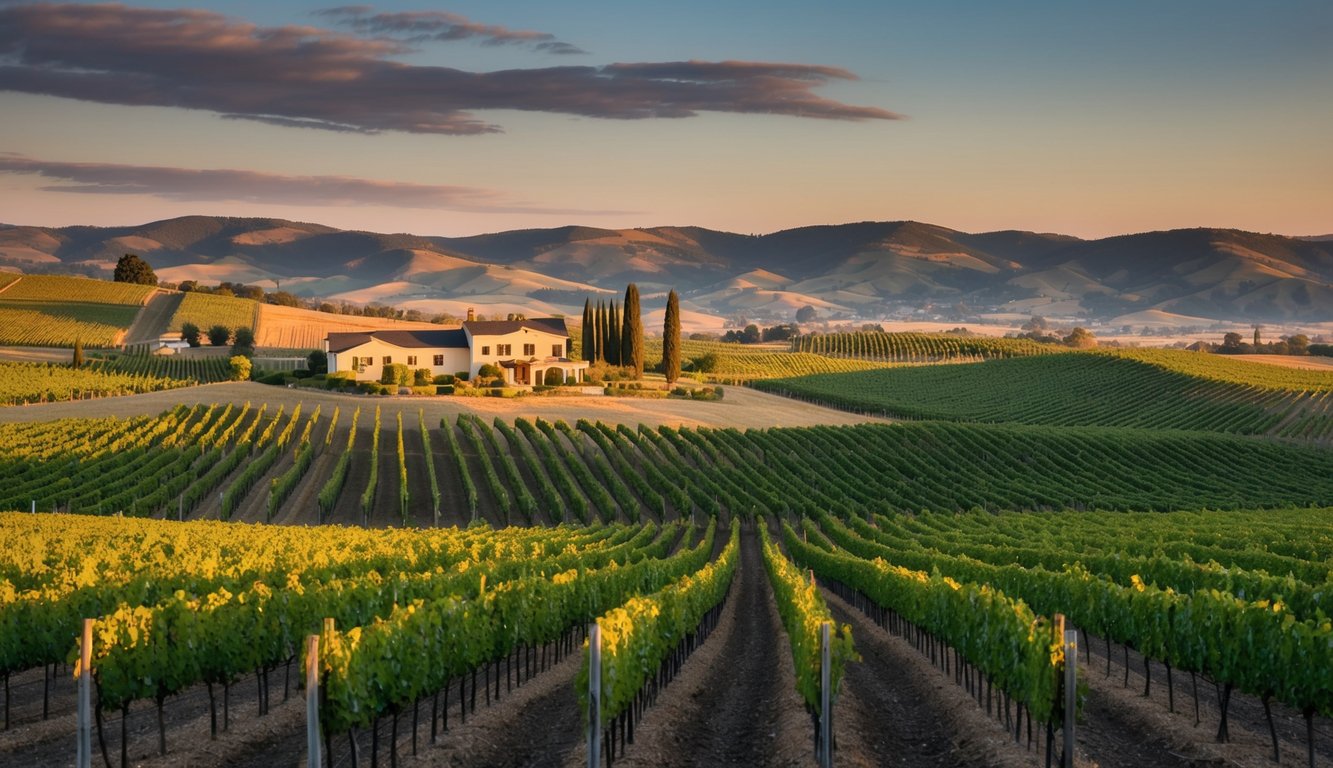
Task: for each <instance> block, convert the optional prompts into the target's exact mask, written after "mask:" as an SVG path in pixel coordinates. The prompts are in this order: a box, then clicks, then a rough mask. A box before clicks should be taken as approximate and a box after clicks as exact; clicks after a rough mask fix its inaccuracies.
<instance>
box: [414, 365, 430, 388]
mask: <svg viewBox="0 0 1333 768" xmlns="http://www.w3.org/2000/svg"><path fill="white" fill-rule="evenodd" d="M434 383H435V377H434V375H433V374H432V373H431V372H430V369H429V368H418V369H416V370H415V371H413V372H412V386H414V387H428V386H430V385H431V384H434Z"/></svg>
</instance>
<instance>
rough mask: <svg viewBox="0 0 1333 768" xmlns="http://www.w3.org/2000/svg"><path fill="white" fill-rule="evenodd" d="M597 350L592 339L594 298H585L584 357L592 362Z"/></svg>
mask: <svg viewBox="0 0 1333 768" xmlns="http://www.w3.org/2000/svg"><path fill="white" fill-rule="evenodd" d="M595 353H596V350H595V349H593V341H592V299H584V300H583V359H584V360H587V361H588V362H590V363H591V362H592V361H593V359H594V356H595Z"/></svg>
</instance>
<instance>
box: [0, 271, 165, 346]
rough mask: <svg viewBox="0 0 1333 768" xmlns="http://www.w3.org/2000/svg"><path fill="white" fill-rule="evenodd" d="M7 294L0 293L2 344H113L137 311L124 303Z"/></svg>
mask: <svg viewBox="0 0 1333 768" xmlns="http://www.w3.org/2000/svg"><path fill="white" fill-rule="evenodd" d="M24 282H26V278H25V280H24ZM90 282H91V281H90ZM22 284H23V283H22V282H20V283H19V285H22ZM15 287H17V286H15ZM11 290H12V289H11ZM8 295H9V291H6V292H5V293H3V294H0V344H4V345H15V346H41V347H72V346H73V345H74V341H75V340H76V339H77V340H79V341H80V342H82V343H84V344H86V345H87V346H90V347H112V346H115V345H116V344H118V343H120V341H121V340H122V339H123V338H124V335H125V331H126V330H127V329H129V327H130V325H131V324H132V323H133V322H134V317H135V315H137V314H138V312H139V309H138V307H137V306H128V305H123V304H88V303H81V302H73V301H26V300H25V301H16V300H12V299H10V298H8Z"/></svg>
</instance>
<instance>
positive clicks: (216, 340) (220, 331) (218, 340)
mask: <svg viewBox="0 0 1333 768" xmlns="http://www.w3.org/2000/svg"><path fill="white" fill-rule="evenodd" d="M230 338H231V329H230V328H228V327H227V326H225V325H215V326H213V327H212V328H209V329H208V343H209V344H212V345H213V346H215V347H220V346H222V345H223V344H226V343H227V340H228V339H230Z"/></svg>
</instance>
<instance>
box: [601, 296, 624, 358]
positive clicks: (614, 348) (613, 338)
mask: <svg viewBox="0 0 1333 768" xmlns="http://www.w3.org/2000/svg"><path fill="white" fill-rule="evenodd" d="M606 362H608V363H610V364H611V365H624V364H625V361H624V360H622V359H621V357H620V308H619V307H617V306H616V303H615V302H614V301H612V302H611V315H610V317H608V318H607V342H606Z"/></svg>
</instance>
